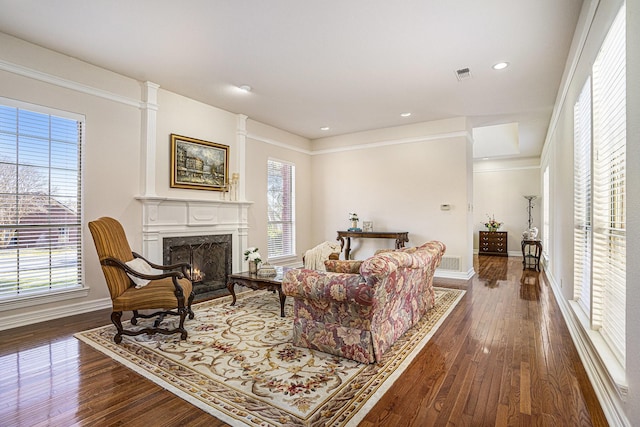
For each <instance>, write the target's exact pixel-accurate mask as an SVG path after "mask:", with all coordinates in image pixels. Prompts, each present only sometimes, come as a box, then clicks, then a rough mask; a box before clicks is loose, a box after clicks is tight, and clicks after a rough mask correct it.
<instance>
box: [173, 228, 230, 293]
mask: <svg viewBox="0 0 640 427" xmlns="http://www.w3.org/2000/svg"><path fill="white" fill-rule="evenodd" d="M231 239H232V236H231V234H219V235H218V234H216V235H208V236H188V237H165V238H164V239H162V246H163V251H162V254H163V260H164V263H165V264H176V263H179V262H187V263H189V264H190V265H191V279H192V281H193V292H194V293H195V295H196V298H198V296H202V295H203V294H207V293H212V292H215V291H220V290H223V289H226V284H227V276H228V275H229V274H231V272H232V269H233V268H232V259H231V254H232V249H231V241H232V240H231Z"/></svg>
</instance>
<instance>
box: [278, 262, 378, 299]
mask: <svg viewBox="0 0 640 427" xmlns="http://www.w3.org/2000/svg"><path fill="white" fill-rule="evenodd" d="M282 291H283V292H284V294H285V295H287V296H292V297H294V298H303V299H310V300H317V301H326V300H330V301H337V302H351V303H356V304H360V305H373V294H374V292H373V289H371V287H370V286H369V285H367V284H366V283H365V282H364V280H363V278H362V276H360V275H359V274H348V273H330V272H324V271H317V270H306V269H294V270H289V271H287V273H286V274H285V276H284V279H283V281H282Z"/></svg>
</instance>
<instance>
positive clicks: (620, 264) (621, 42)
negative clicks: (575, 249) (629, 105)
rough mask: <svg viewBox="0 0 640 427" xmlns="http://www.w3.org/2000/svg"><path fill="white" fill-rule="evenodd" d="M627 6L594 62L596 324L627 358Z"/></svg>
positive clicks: (620, 356)
mask: <svg viewBox="0 0 640 427" xmlns="http://www.w3.org/2000/svg"><path fill="white" fill-rule="evenodd" d="M625 27H626V26H625V6H624V5H623V7H622V9H621V10H620V12H619V13H618V16H617V17H616V19H615V20H614V22H613V24H612V26H611V29H610V30H609V33H608V34H607V36H606V38H605V40H604V43H603V45H602V48H601V50H600V52H599V53H598V56H597V58H596V61H595V63H594V64H593V293H592V298H593V310H592V319H591V321H592V324H593V327H594V328H596V329H597V328H599V329H600V331H601V334H602V336H603V337H604V339H605V340H606V341H607V342H608V343H609V345H610V346H612V349H613V350H614V352H615V353H616V355H617V356H618V358H619V359H620V361H622V362H623V364H624V358H625V313H626V224H625V222H626V203H625V202H626V157H627V155H626V146H627V134H626V128H627V126H626V116H627V114H626V40H625Z"/></svg>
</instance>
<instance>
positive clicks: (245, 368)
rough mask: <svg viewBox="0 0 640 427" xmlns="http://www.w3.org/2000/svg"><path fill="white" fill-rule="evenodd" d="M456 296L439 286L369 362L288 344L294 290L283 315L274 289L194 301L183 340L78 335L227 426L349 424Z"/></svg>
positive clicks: (107, 329)
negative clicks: (423, 310) (419, 313)
mask: <svg viewBox="0 0 640 427" xmlns="http://www.w3.org/2000/svg"><path fill="white" fill-rule="evenodd" d="M463 295H464V291H462V290H457V289H444V288H436V306H435V307H434V308H433V309H431V310H430V311H429V312H428V315H427V316H425V317H424V318H423V319H422V321H421V322H420V323H419V324H418V325H416V326H415V327H413V328H411V329H410V330H409V331H407V332H406V333H405V334H404V335H403V337H402V338H401V339H400V340H399V341H398V342H397V343H396V344H394V346H393V347H392V348H391V349H390V350H389V351H388V352H387V353H386V354H385V356H384V359H383V360H382V361H381V362H379V363H376V364H371V365H365V364H361V363H358V362H354V361H352V360H348V359H343V358H340V357H337V356H332V355H329V354H325V353H322V352H318V351H313V350H309V349H305V348H299V347H294V346H293V345H292V344H291V341H292V317H291V316H292V311H293V304H292V301H291V298H289V299H287V306H286V307H285V309H286V313H287V317H284V318H282V317H280V305H279V301H278V298H277V295H274V294H273V293H270V292H267V291H257V292H246V293H243V294H240V295H239V297H238V302H237V303H236V305H235V306H234V307H231V306H229V304H230V301H231V298H230V297H223V298H219V299H216V300H212V301H207V302H203V303H200V304H196V305H194V306H193V309H194V312H195V314H196V316H195V319H193V320H188V319H187V321H186V322H185V327H186V329H187V331H188V332H189V337H188V339H187V340H185V341H180V340H179V339H178V338H179V336H178V335H177V334H176V335H169V336H166V335H159V334H157V335H153V336H147V335H140V336H137V337H127V336H123V339H122V343H121V344H120V345H117V344H115V343H114V342H113V335H114V333H115V327H114V326H113V325H109V326H103V327H100V328H97V329H93V330H90V331H85V332H81V333H78V334H76V335H75V336H76V337H77V338H78V339H80V340H82V341H84V342H86V343H87V344H89V345H91V346H93V347H94V348H96V349H97V350H99V351H101V352H103V353H104V354H106V355H107V356H110V357H112V358H113V359H115V360H117V361H118V362H120V363H122V364H124V365H125V366H127V367H129V368H131V369H133V370H134V371H136V372H138V373H139V374H141V375H143V376H144V377H146V378H148V379H150V380H151V381H154V382H155V383H157V384H159V385H160V386H162V387H163V388H165V389H167V390H169V391H171V392H172V393H174V394H176V395H178V396H180V397H181V398H183V399H185V400H187V401H188V402H190V403H192V404H194V405H195V406H197V407H199V408H201V409H203V410H204V411H206V412H208V413H210V414H211V415H213V416H215V417H216V418H219V419H221V420H223V421H224V422H226V423H228V424H230V425H232V426H320V425H322V426H352V425H357V423H358V422H359V421H361V420H362V418H363V417H364V416H365V415H366V414H367V412H368V411H369V410H370V409H371V408H372V407H373V405H374V404H375V403H376V401H377V400H378V399H379V397H380V396H382V395H383V394H384V392H385V391H386V390H387V389H388V388H389V387H390V386H391V385H392V384H393V382H394V381H395V380H396V378H398V377H399V376H400V374H401V373H402V371H403V370H404V369H405V368H406V367H407V366H408V364H409V363H410V362H411V360H412V359H413V358H414V357H415V355H416V354H417V353H418V352H419V351H420V349H421V348H422V347H423V346H424V345H425V344H426V342H427V341H428V340H429V338H430V337H431V336H432V335H433V333H434V332H435V331H436V329H437V328H438V326H440V324H441V323H442V322H443V321H444V319H445V318H446V317H447V315H448V314H449V313H450V312H451V310H452V309H453V308H454V307H455V305H456V304H457V302H458V301H459V300H460V298H462V296H463ZM170 317H174V316H170ZM148 321H149V320H145V319H140V320H139V321H138V326H137V327H144V325H145V322H148ZM169 321H170V320H168V319H167V320H165V322H167V323H168V322H169ZM125 327H131V326H130V325H129V324H126V325H125Z"/></svg>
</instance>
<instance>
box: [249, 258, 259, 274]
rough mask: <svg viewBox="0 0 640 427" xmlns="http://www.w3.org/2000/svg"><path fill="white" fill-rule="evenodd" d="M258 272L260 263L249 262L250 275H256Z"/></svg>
mask: <svg viewBox="0 0 640 427" xmlns="http://www.w3.org/2000/svg"><path fill="white" fill-rule="evenodd" d="M257 272H258V263H257V262H255V261H249V273H251V274H256V273H257Z"/></svg>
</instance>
